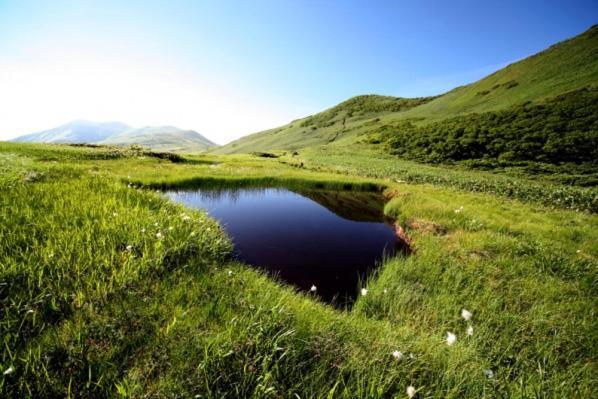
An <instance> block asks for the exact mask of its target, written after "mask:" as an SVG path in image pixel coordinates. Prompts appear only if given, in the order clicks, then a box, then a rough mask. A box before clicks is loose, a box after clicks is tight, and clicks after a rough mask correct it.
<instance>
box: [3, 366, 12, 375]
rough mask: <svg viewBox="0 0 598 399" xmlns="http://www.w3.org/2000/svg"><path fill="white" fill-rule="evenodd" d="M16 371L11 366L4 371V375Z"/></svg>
mask: <svg viewBox="0 0 598 399" xmlns="http://www.w3.org/2000/svg"><path fill="white" fill-rule="evenodd" d="M14 371H15V369H14V367H12V366H10V367H9V368H7V369H6V370H4V373H3V374H4V375H9V374H12V373H13V372H14Z"/></svg>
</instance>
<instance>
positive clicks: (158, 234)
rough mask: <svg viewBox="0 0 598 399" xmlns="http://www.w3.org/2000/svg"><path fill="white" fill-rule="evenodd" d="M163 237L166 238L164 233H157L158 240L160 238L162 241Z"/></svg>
mask: <svg viewBox="0 0 598 399" xmlns="http://www.w3.org/2000/svg"><path fill="white" fill-rule="evenodd" d="M162 237H164V236H163V235H162V233H160V232H157V233H156V238H158V239H161V238H162Z"/></svg>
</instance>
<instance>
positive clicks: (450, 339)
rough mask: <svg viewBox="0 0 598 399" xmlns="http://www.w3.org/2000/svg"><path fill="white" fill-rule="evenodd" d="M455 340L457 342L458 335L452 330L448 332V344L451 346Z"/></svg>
mask: <svg viewBox="0 0 598 399" xmlns="http://www.w3.org/2000/svg"><path fill="white" fill-rule="evenodd" d="M455 342H457V336H456V335H455V334H453V333H452V332H448V333H446V343H447V344H448V346H451V345H452V344H454V343H455Z"/></svg>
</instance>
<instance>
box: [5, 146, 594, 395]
mask: <svg viewBox="0 0 598 399" xmlns="http://www.w3.org/2000/svg"><path fill="white" fill-rule="evenodd" d="M329 155H331V154H328V155H326V156H325V155H324V154H321V153H317V152H314V153H312V154H311V155H310V154H307V153H306V154H303V153H302V154H301V155H300V156H299V157H292V156H291V155H290V154H288V155H287V156H286V157H282V158H278V159H266V158H259V157H252V156H244V155H238V156H201V157H192V158H188V159H186V160H184V161H183V162H176V163H175V162H171V161H169V160H168V159H161V158H156V157H154V156H149V155H147V154H146V155H144V154H139V153H135V152H129V151H122V150H117V149H106V148H97V149H94V148H86V147H67V146H49V145H31V144H8V143H0V171H1V173H0V186H1V187H0V188H1V189H2V195H1V196H0V219H1V220H2V221H3V223H1V224H0V265H1V267H0V303H1V304H2V307H1V309H2V318H1V319H0V330H1V335H2V337H3V348H2V352H1V355H0V356H1V357H0V396H3V397H36V398H39V397H41V398H44V397H48V398H50V397H94V398H102V397H150V398H160V397H204V398H222V397H229V398H236V397H258V398H267V397H300V398H311V397H318V398H319V397H329V398H337V397H338V398H355V397H358V398H377V397H380V398H382V397H406V396H407V395H406V393H405V390H406V388H407V386H409V385H413V386H415V387H416V388H417V390H418V393H417V395H418V396H417V397H421V398H423V397H449V398H450V397H453V398H457V397H459V398H463V397H466V398H467V397H471V398H483V397H521V398H550V397H554V398H562V397H580V398H581V397H593V396H595V395H596V393H597V392H596V388H595V387H596V385H597V381H596V375H597V372H598V370H597V366H596V359H597V357H598V356H597V355H598V353H597V349H598V347H597V345H596V343H597V342H598V336H597V333H596V331H598V325H597V323H596V317H595V309H596V305H597V303H596V298H597V295H596V294H597V292H596V283H597V281H598V279H597V273H596V272H597V270H598V269H597V266H598V262H597V257H598V245H597V244H596V243H597V242H598V216H596V215H595V214H593V213H589V212H575V211H572V210H567V209H562V208H559V207H554V208H549V207H546V206H544V205H542V204H541V202H542V201H537V200H532V199H529V200H527V202H522V201H520V200H513V199H509V198H506V197H505V196H504V195H502V194H501V195H496V194H493V193H492V190H484V192H471V191H472V190H468V189H464V188H459V189H457V188H455V185H452V184H444V183H443V182H434V181H428V182H425V183H422V182H417V181H415V180H413V181H410V182H409V183H404V182H397V181H396V180H397V176H399V174H398V173H396V172H394V169H393V170H391V171H390V173H388V174H386V172H383V171H381V170H379V169H378V168H379V167H380V166H381V165H382V163H371V164H368V163H366V162H365V159H364V158H365V157H364V158H361V159H360V158H359V157H356V159H357V160H356V161H355V163H354V164H352V165H348V164H347V163H345V164H342V165H340V166H339V169H335V168H334V167H333V166H332V165H333V163H336V161H337V160H338V159H335V158H334V157H330V158H329V159H330V160H329V162H328V163H326V162H325V159H324V158H325V157H328V156H329ZM297 158H301V159H302V160H303V162H304V165H303V167H297V166H293V165H300V164H299V159H297ZM344 162H348V160H347V159H346V158H345V159H344ZM405 165H410V166H409V170H408V172H409V173H415V172H416V165H415V164H405ZM405 165H403V167H406V166H405ZM395 167H396V168H398V167H399V166H396V165H395V166H390V168H395ZM308 168H309V170H308ZM353 168H355V169H353ZM427 168H428V167H422V169H421V171H423V172H421V173H424V174H428V173H430V174H434V173H436V175H437V176H440V175H441V173H440V171H439V170H436V169H433V168H432V169H427ZM430 168H431V167H430ZM317 169H320V170H317ZM354 171H357V172H359V173H357V172H354ZM339 172H341V173H339ZM447 174H448V175H450V176H451V177H449V179H453V178H454V179H457V178H458V176H459V175H463V176H464V178H466V179H471V180H472V181H473V180H474V179H476V178H479V179H481V180H483V179H485V178H490V177H488V176H486V175H485V174H480V173H478V172H476V173H473V172H471V173H470V172H465V171H459V170H452V171H448V172H447ZM500 178H502V177H500V176H499V177H497V179H500ZM512 179H513V181H517V182H519V183H520V184H526V183H525V181H520V180H517V179H516V178H512ZM431 183H433V184H431ZM194 184H212V185H214V184H234V185H251V184H268V185H270V184H278V185H292V186H302V185H303V186H304V187H314V186H315V185H321V186H331V187H343V186H345V185H347V184H350V185H351V187H360V188H361V187H371V188H372V189H382V188H384V190H385V195H386V197H387V198H389V202H388V203H387V204H386V207H385V213H386V214H387V215H389V216H391V217H393V218H396V219H397V220H398V222H399V223H400V224H401V225H403V226H404V227H405V228H406V229H407V231H408V233H409V234H410V236H411V238H412V241H413V246H414V248H415V253H413V254H412V255H411V256H409V257H407V258H396V259H391V260H389V261H388V262H386V263H385V265H384V266H383V267H382V268H381V269H379V272H378V273H377V274H376V275H375V276H372V277H371V279H370V280H369V281H367V282H366V286H367V288H368V294H367V296H362V297H360V298H359V299H358V300H357V302H356V303H355V305H354V307H353V308H352V310H350V311H339V310H335V309H333V308H331V307H330V306H327V305H324V304H322V303H320V302H318V301H317V300H315V299H314V298H312V297H310V296H309V295H306V294H302V293H297V292H295V291H294V290H293V289H292V288H291V287H288V286H285V285H284V284H281V283H279V282H277V281H275V280H273V279H272V278H270V277H267V276H264V275H263V274H261V273H260V272H258V271H257V270H254V269H252V268H249V267H247V266H244V265H242V264H238V263H235V262H233V261H232V260H231V259H230V258H229V256H228V255H229V254H230V250H231V245H230V242H229V240H228V239H227V237H226V235H225V234H224V233H223V231H222V230H221V229H220V227H219V226H218V224H217V223H216V222H215V221H214V220H212V219H211V218H209V217H208V216H207V215H206V214H205V213H203V212H198V211H195V210H191V209H185V208H183V207H181V206H179V205H175V204H173V203H171V202H169V201H167V200H166V199H164V198H163V197H162V196H161V195H160V194H159V193H157V192H156V191H155V190H153V188H157V187H184V186H187V187H188V186H191V185H194ZM140 186H144V188H140ZM447 186H448V187H447ZM473 191H475V190H473ZM410 226H411V227H410ZM425 226H436V227H437V228H426V227H425ZM158 233H160V234H158ZM356 288H357V287H356ZM462 308H466V309H468V310H470V311H472V312H473V318H472V320H471V321H469V322H467V321H465V320H463V319H461V318H460V316H459V314H460V311H461V309H462ZM470 325H471V326H473V328H474V333H473V335H472V336H467V335H466V333H465V331H466V328H467V327H468V326H470ZM447 332H453V333H455V334H456V335H457V342H456V343H455V345H453V346H448V345H447V343H446V342H445V337H446V334H447ZM394 350H400V351H401V352H403V353H404V354H405V357H404V359H403V360H402V361H400V362H398V361H396V360H395V359H394V358H393V357H392V355H391V354H392V351H394ZM409 354H412V355H413V356H412V357H411V356H409ZM488 370H492V373H493V376H492V377H491V378H488V377H487V376H486V374H485V373H487V371H488Z"/></svg>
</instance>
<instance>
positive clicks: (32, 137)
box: [13, 120, 216, 152]
mask: <svg viewBox="0 0 598 399" xmlns="http://www.w3.org/2000/svg"><path fill="white" fill-rule="evenodd" d="M13 141H20V142H25V141H28V142H39V143H61V144H66V143H73V144H104V145H116V146H129V145H141V146H144V147H148V148H150V149H152V150H156V151H171V152H202V151H205V150H206V149H208V148H211V147H214V146H216V144H215V143H213V142H212V141H210V140H208V139H207V138H205V137H204V136H202V135H201V134H199V133H197V132H196V131H194V130H183V129H179V128H177V127H174V126H148V127H143V128H140V129H133V128H131V127H129V126H127V125H125V124H124V123H121V122H105V123H95V122H89V121H84V120H77V121H73V122H70V123H67V124H65V125H62V126H59V127H57V128H54V129H50V130H45V131H43V132H39V133H32V134H28V135H25V136H21V137H18V138H16V139H14V140H13Z"/></svg>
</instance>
